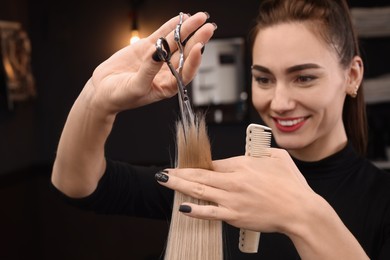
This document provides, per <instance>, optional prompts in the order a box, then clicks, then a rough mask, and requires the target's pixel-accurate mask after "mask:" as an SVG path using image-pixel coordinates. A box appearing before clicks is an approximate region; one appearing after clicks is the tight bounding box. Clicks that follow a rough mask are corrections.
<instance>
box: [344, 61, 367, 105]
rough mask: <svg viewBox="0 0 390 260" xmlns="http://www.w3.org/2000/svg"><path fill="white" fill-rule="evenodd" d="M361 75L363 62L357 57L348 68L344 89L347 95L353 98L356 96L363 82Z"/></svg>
mask: <svg viewBox="0 0 390 260" xmlns="http://www.w3.org/2000/svg"><path fill="white" fill-rule="evenodd" d="M363 74H364V67H363V60H362V58H360V57H359V56H355V57H354V58H353V59H352V62H351V65H350V67H349V71H348V80H347V89H346V92H347V94H348V95H350V96H351V97H353V98H354V97H356V96H357V93H358V90H359V87H360V85H361V83H362V80H363Z"/></svg>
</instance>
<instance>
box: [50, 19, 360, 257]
mask: <svg viewBox="0 0 390 260" xmlns="http://www.w3.org/2000/svg"><path fill="white" fill-rule="evenodd" d="M207 18H208V16H207V14H205V13H197V14H194V15H193V16H191V17H188V16H186V17H185V21H184V23H183V25H182V35H183V37H186V36H188V35H190V34H191V32H193V31H195V30H196V29H198V28H199V27H200V28H199V29H198V30H197V32H196V33H195V34H194V35H193V36H192V37H191V39H190V40H189V41H188V43H187V44H186V48H185V52H186V53H185V54H186V57H187V58H186V62H185V64H184V68H183V79H184V81H185V82H189V81H191V80H192V79H193V77H194V76H195V73H196V71H197V69H198V68H199V65H200V62H201V48H202V47H203V44H204V43H207V42H208V40H209V39H210V38H211V37H212V35H213V32H214V30H215V26H214V25H213V24H210V23H205V22H206V20H207ZM178 21H179V18H178V17H174V18H172V19H171V20H170V21H168V22H167V23H165V24H164V25H163V26H161V27H160V28H159V29H158V30H156V32H154V33H153V34H152V35H150V36H149V37H147V38H144V39H141V40H140V41H138V42H137V43H136V44H134V45H131V46H128V47H126V48H124V49H122V50H120V51H118V52H117V53H115V54H114V55H113V56H112V57H110V58H109V59H108V60H106V61H105V62H103V63H102V64H101V65H99V66H98V67H97V68H96V70H95V71H94V73H93V75H92V77H91V79H90V80H89V81H88V82H87V83H86V85H85V87H84V88H83V90H82V92H81V94H80V95H79V97H78V98H77V100H76V101H75V103H74V105H73V107H72V109H71V111H70V113H69V115H68V118H67V121H66V123H65V126H64V129H63V132H62V135H61V138H60V142H59V145H58V149H57V154H56V155H57V156H56V160H55V162H54V166H53V172H52V183H53V184H54V185H55V186H56V187H57V188H58V189H59V190H60V191H62V192H63V193H64V194H66V195H67V196H69V197H73V198H81V197H85V196H88V195H90V194H91V193H92V192H93V191H94V190H95V189H96V187H97V183H98V181H99V180H100V178H101V176H102V175H103V173H104V171H105V167H106V161H105V157H104V144H105V142H106V140H107V138H108V135H109V134H110V132H111V129H112V126H113V123H114V120H115V117H116V115H117V114H118V113H119V112H121V111H124V110H128V109H134V108H137V107H140V106H144V105H147V104H150V103H152V102H157V101H159V100H162V99H164V98H169V97H172V96H173V95H175V94H176V92H177V86H176V82H175V80H174V77H173V76H172V74H171V73H170V71H169V69H168V68H167V66H166V65H164V64H163V63H162V62H156V61H153V60H152V59H151V57H152V54H153V52H154V51H155V42H156V41H157V39H158V38H159V37H161V36H166V37H167V40H168V42H169V44H170V47H171V49H172V50H173V51H174V50H176V47H175V46H176V45H175V42H174V39H173V33H172V32H173V30H174V29H175V26H176V24H177V23H178ZM289 26H291V28H290V29H296V28H295V27H294V26H296V25H289ZM276 32H279V33H280V31H279V30H277V29H276V30H275V34H276ZM300 33H301V32H300V30H298V31H296V34H297V36H300V37H297V38H301V37H304V35H300ZM306 33H307V32H306ZM271 34H272V33H271ZM259 35H261V34H259ZM290 36H291V37H292V36H293V35H290ZM268 37H269V36H267V37H266V38H268ZM312 38H314V39H315V37H312ZM303 39H304V40H307V39H306V38H303ZM260 40H261V41H262V39H259V41H260ZM290 40H292V39H284V40H283V41H284V42H285V43H286V44H287V43H288V42H290ZM313 43H314V44H316V45H321V44H320V43H321V41H320V40H318V39H317V42H315V41H314V42H313ZM317 47H318V46H317ZM268 49H269V48H268ZM319 50H321V51H328V52H329V49H327V48H325V47H324V48H322V49H319ZM255 51H257V50H255ZM259 51H261V53H262V54H261V55H264V53H265V51H264V50H259ZM274 54H275V55H276V54H277V53H274ZM328 54H329V56H332V55H331V53H328ZM254 58H256V57H254ZM259 58H261V57H260V54H259ZM256 59H257V58H256ZM268 59H270V57H269V58H268ZM275 60H278V59H275ZM356 60H359V58H356ZM177 61H178V55H177V53H176V54H174V55H173V57H172V62H173V64H174V66H176V67H177V65H178V64H177ZM255 62H256V63H255V64H261V65H262V66H267V67H269V69H270V70H272V73H274V74H275V75H276V76H277V82H282V83H286V82H288V81H286V80H285V76H283V75H284V74H283V72H282V71H283V70H285V67H283V66H293V65H295V64H301V63H302V62H307V60H295V61H294V60H292V61H291V63H285V62H286V61H284V62H283V63H282V62H280V64H276V63H272V61H270V60H265V59H263V58H261V59H259V60H255ZM310 62H316V61H310ZM317 62H318V61H317ZM286 64H287V65H286ZM354 67H356V66H355V65H354V62H353V63H352V64H351V66H350V68H354ZM348 71H354V70H353V69H348V70H347V72H348ZM356 71H358V70H356ZM334 72H335V73H336V72H337V70H335V71H334ZM355 74H356V75H357V74H358V73H355ZM342 75H354V73H346V74H343V72H342V71H338V73H337V85H340V84H341V85H342V83H341V82H342V80H339V79H340V78H343V76H342ZM333 76H334V75H332V77H333ZM339 77H340V78H339ZM350 78H352V77H350ZM349 81H351V82H352V80H351V79H349V78H348V77H347V79H346V82H349ZM283 85H286V86H287V84H282V85H281V86H283ZM351 85H354V87H355V86H356V84H351ZM278 86H279V85H278ZM286 86H285V87H275V88H274V89H275V91H276V92H275V93H276V94H275V95H274V96H275V97H276V98H272V95H269V96H268V94H269V93H268V91H264V93H263V94H262V95H264V97H267V98H264V101H261V100H258V101H255V100H254V102H256V106H258V109H259V112H260V113H261V115H262V116H265V117H267V116H274V115H278V116H283V115H284V112H283V110H286V111H287V112H288V113H287V114H288V115H289V116H290V115H292V116H302V115H303V116H311V118H310V120H307V121H308V122H307V124H305V126H304V127H305V128H310V129H320V128H322V127H324V125H325V126H327V123H326V122H328V120H329V122H333V123H336V124H337V123H338V122H337V116H336V115H335V116H334V117H333V116H330V115H329V116H328V115H327V113H325V112H324V113H322V112H321V111H322V110H321V108H320V107H318V108H317V107H312V106H309V105H308V104H307V103H306V102H302V103H299V102H297V101H294V103H293V106H291V108H290V107H289V108H288V109H286V107H285V105H283V103H284V102H285V101H286V100H288V99H286V95H287V94H286V92H285V93H283V92H284V91H285V90H286V89H288V88H287V87H286ZM344 87H345V89H344V90H345V91H344V93H350V91H352V90H351V89H350V87H349V85H348V84H347V86H344ZM297 91H298V90H297ZM308 91H311V90H308ZM266 93H268V94H266ZM279 93H281V95H279ZM331 93H332V95H334V97H337V102H341V101H340V100H342V95H341V92H338V91H336V90H335V91H332V92H331ZM351 93H353V92H351ZM323 94H324V91H323V90H321V95H323ZM282 97H284V98H282ZM274 100H277V101H279V102H280V103H279V105H277V106H275V104H272V101H274ZM270 102H271V103H270ZM267 103H268V104H267ZM274 103H275V102H274ZM295 103H296V104H295ZM287 105H289V102H287ZM275 107H276V108H275ZM295 109H296V111H297V112H295ZM325 119H326V120H325ZM267 120H268V121H267V123H269V124H270V125H272V121H270V119H267ZM311 121H313V123H311ZM322 122H325V123H326V124H324V125H321V123H322ZM317 124H318V125H317ZM325 129H328V130H329V129H332V128H331V127H325ZM303 130H304V128H303V127H302V131H303ZM305 131H309V129H308V130H305ZM312 131H313V130H312ZM339 131H340V132H342V130H340V129H339ZM339 134H340V135H342V133H339ZM325 135H326V130H323V131H322V132H321V134H320V133H319V134H318V135H316V134H314V133H313V134H311V135H310V136H309V137H307V138H306V139H305V140H304V141H302V142H300V143H299V145H297V146H288V145H291V144H288V142H286V143H283V142H284V141H283V140H284V136H283V135H281V134H280V135H279V136H278V140H279V141H280V143H281V144H282V145H284V146H286V148H287V149H288V150H289V151H290V150H291V152H292V153H294V155H295V154H296V155H297V156H298V155H300V154H299V153H298V151H303V150H304V149H303V148H304V147H309V146H310V143H311V142H313V143H314V141H315V140H317V139H321V137H323V136H325ZM342 143H345V140H344V139H343V140H342V141H341V142H340V144H339V146H340V147H341V144H342ZM301 148H302V149H301ZM312 149H314V148H312ZM335 149H336V150H337V149H339V148H337V145H336V146H335V145H331V149H326V150H327V151H328V152H331V151H332V150H335ZM302 155H304V153H303V154H302ZM317 156H320V157H321V156H325V155H317ZM313 159H315V158H313ZM213 166H214V171H207V170H202V169H171V170H169V180H167V182H165V183H161V184H162V185H166V186H167V187H169V188H172V189H174V190H177V191H181V192H183V193H186V194H188V195H190V196H192V197H196V198H200V199H205V200H209V201H214V202H216V203H217V204H218V207H216V206H205V207H202V206H199V205H190V206H191V207H192V211H191V212H190V213H187V215H188V216H191V217H197V218H204V219H219V220H224V221H227V222H228V223H230V224H232V225H235V226H237V227H240V228H246V229H252V230H257V231H263V232H264V231H269V232H281V233H284V234H286V235H288V236H289V237H290V238H291V239H292V241H293V243H294V245H295V246H296V248H297V250H298V252H299V254H300V255H301V257H302V259H366V258H367V257H366V255H365V253H364V251H363V250H362V248H361V247H360V245H359V244H358V242H357V241H356V239H355V238H354V237H353V236H352V234H351V233H350V232H349V231H348V229H347V228H346V227H345V226H344V225H343V223H342V222H341V220H340V219H339V218H338V216H337V214H336V213H335V212H334V210H333V209H332V207H331V206H330V205H329V204H328V203H327V202H326V201H325V200H324V199H322V198H321V197H320V196H318V195H317V194H315V193H314V192H313V191H312V190H311V189H310V187H309V186H308V185H307V183H306V181H305V179H304V178H303V176H302V175H301V173H300V172H299V170H298V169H297V168H296V166H295V165H294V163H293V161H292V160H291V157H290V155H289V154H288V153H287V152H286V150H282V149H275V148H273V149H270V157H266V158H251V157H245V156H241V157H234V158H229V159H226V160H221V161H215V162H213ZM222 173H223V174H222Z"/></svg>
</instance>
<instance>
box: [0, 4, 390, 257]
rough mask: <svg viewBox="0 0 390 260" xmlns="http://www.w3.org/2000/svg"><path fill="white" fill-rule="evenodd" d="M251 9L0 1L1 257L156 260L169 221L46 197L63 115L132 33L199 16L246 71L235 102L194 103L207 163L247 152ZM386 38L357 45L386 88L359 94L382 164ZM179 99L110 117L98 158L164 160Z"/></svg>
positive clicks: (168, 158) (386, 140) (372, 79)
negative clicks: (203, 129)
mask: <svg viewBox="0 0 390 260" xmlns="http://www.w3.org/2000/svg"><path fill="white" fill-rule="evenodd" d="M349 3H350V6H351V8H375V7H387V6H390V5H389V3H388V1H387V0H374V1H363V0H350V1H349ZM258 5H259V1H258V0H247V1H237V0H224V1H222V0H216V1H205V0H186V1H182V0H167V1H154V0H138V1H134V0H133V1H131V0H130V1H129V0H111V1H92V0H85V1H70V0H66V1H65V0H60V1H48V0H41V1H31V0H30V1H29V0H1V2H0V36H1V37H0V40H1V43H2V45H0V46H1V47H0V56H1V58H2V59H0V61H2V63H1V64H0V140H1V141H0V158H1V163H0V205H1V206H0V230H1V232H0V259H159V257H160V256H161V253H162V252H163V249H164V246H165V242H166V238H167V232H168V223H167V222H166V221H160V220H152V219H142V218H135V217H124V216H106V215H96V214H94V213H91V212H86V211H82V210H79V209H77V208H74V207H71V206H69V205H67V204H65V203H64V202H63V201H62V200H60V199H59V198H58V197H55V196H53V193H52V192H51V190H50V186H49V182H50V175H51V168H52V165H53V162H54V158H55V155H56V148H57V144H58V140H59V138H60V135H61V131H62V128H63V126H64V123H65V120H66V117H67V114H68V112H69V110H70V108H71V106H72V104H73V102H74V100H75V99H76V98H77V96H78V94H79V93H80V91H81V90H82V88H83V86H84V84H85V82H86V81H87V80H88V79H89V78H90V76H91V74H92V73H93V70H94V68H95V67H96V66H97V65H99V64H100V63H101V62H103V61H104V60H105V59H107V58H108V57H110V56H111V55H112V54H113V53H115V52H116V51H117V50H119V49H121V48H123V47H124V46H126V45H128V44H129V40H130V36H131V33H132V32H134V31H135V30H137V31H138V33H139V36H140V37H145V36H147V35H149V34H150V33H152V32H153V31H154V30H155V29H157V28H158V27H159V26H160V25H161V24H162V23H163V22H164V21H166V20H167V19H169V18H170V17H172V16H175V15H177V14H178V13H179V12H181V11H183V12H186V13H194V12H197V11H207V12H208V13H210V15H211V18H210V19H211V20H212V21H214V22H215V23H216V24H218V29H217V30H216V33H215V35H214V38H213V39H216V40H223V41H225V42H229V41H230V42H231V41H237V39H239V42H240V44H239V48H240V49H239V50H240V53H241V54H242V55H241V60H240V61H241V63H240V64H235V61H236V60H235V58H236V57H232V56H229V55H227V56H226V55H225V56H220V57H219V60H220V62H221V63H226V64H229V66H230V65H231V66H233V67H234V66H237V68H243V69H242V71H241V72H240V74H239V75H236V77H238V78H240V84H239V85H240V86H239V87H238V88H239V89H240V95H239V96H238V97H237V98H236V99H235V100H234V101H232V102H231V103H230V104H228V105H221V104H217V103H213V102H209V103H207V102H205V103H204V102H202V101H199V108H201V109H206V110H207V111H208V112H207V113H208V130H209V134H210V139H211V143H212V153H213V158H215V159H219V158H226V157H231V156H237V155H242V154H244V148H245V129H246V127H247V125H248V124H249V123H259V122H261V119H260V118H259V117H258V115H257V113H256V112H255V111H254V109H253V108H252V106H251V104H250V96H251V95H250V83H251V79H250V71H249V69H247V68H249V67H250V52H249V42H248V37H247V36H248V33H249V31H250V28H251V26H252V25H253V22H254V18H255V17H256V14H257V8H258ZM388 15H389V16H390V12H389V13H388ZM389 20H390V19H389ZM7 28H14V29H15V30H17V31H22V32H23V34H20V35H19V36H18V37H19V38H18V39H17V41H24V42H23V44H20V42H19V43H18V44H19V45H15V46H19V47H21V46H22V47H23V48H24V50H22V52H23V55H21V56H23V57H20V58H21V59H22V60H23V59H24V60H23V61H26V62H27V68H28V71H27V72H25V73H27V74H28V78H27V79H24V81H23V82H21V81H12V79H13V78H14V77H15V75H14V74H12V66H13V64H12V61H10V60H9V59H11V58H12V57H11V58H10V57H9V53H7V51H5V48H6V47H4V46H6V44H7V43H6V40H7V37H8V40H9V41H12V39H9V36H7V34H6V31H7ZM386 33H387V34H386ZM386 33H382V34H380V35H375V34H374V35H369V34H368V35H366V34H364V33H362V36H361V37H360V40H361V46H362V56H363V59H364V61H365V66H366V67H365V77H366V79H367V80H368V82H367V84H366V85H368V86H370V87H371V86H373V89H377V88H376V84H378V85H381V86H383V85H386V88H387V90H386V91H384V92H383V94H380V95H377V94H376V93H375V90H374V91H372V93H368V94H367V96H368V98H367V113H368V123H369V133H370V134H369V146H368V147H369V149H368V157H369V158H370V159H371V160H372V161H373V162H375V163H377V164H378V166H379V167H381V168H384V169H386V170H390V92H389V90H388V89H390V76H389V75H390V65H389V62H387V61H389V60H390V48H389V46H390V31H387V32H386ZM11 49H12V48H11ZM207 49H208V46H207V45H206V50H207ZM11 51H12V50H11ZM11 56H12V55H11ZM26 59H27V60H26ZM9 66H11V72H10V69H9ZM240 66H241V67H240ZM16 76H17V75H16ZM13 82H14V84H13ZM15 82H16V83H15ZM233 87H237V86H233ZM17 88H20V89H19V90H18V89H17ZM382 89H383V87H382ZM18 91H19V92H18ZM190 91H191V90H190ZM192 94H193V95H196V93H195V91H194V93H192ZM194 100H195V99H194ZM177 106H178V104H177V98H176V97H174V98H172V99H168V100H165V101H162V102H159V103H155V104H152V105H148V106H146V107H143V108H139V109H135V110H132V111H127V112H123V113H121V114H119V115H118V117H117V119H116V123H115V126H114V129H113V131H112V133H111V135H110V137H109V140H108V142H107V143H106V154H107V156H108V157H110V158H113V159H118V160H124V161H128V162H131V163H136V164H143V165H148V164H155V165H166V164H170V163H171V162H172V160H173V155H174V147H175V142H174V125H175V121H176V119H177ZM130 117H131V118H132V121H130V120H128V118H130ZM130 122H139V125H134V124H132V123H130ZM130 148H131V149H130ZM243 259H244V258H243Z"/></svg>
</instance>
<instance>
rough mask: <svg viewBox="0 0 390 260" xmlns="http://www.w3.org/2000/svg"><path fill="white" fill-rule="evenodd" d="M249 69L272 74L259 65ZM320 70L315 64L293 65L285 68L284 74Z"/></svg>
mask: <svg viewBox="0 0 390 260" xmlns="http://www.w3.org/2000/svg"><path fill="white" fill-rule="evenodd" d="M251 68H252V69H253V70H257V71H260V72H264V73H268V74H272V72H271V70H270V69H269V68H267V67H264V66H261V65H258V64H254V65H252V67H251ZM320 68H322V67H321V66H320V65H318V64H315V63H305V64H299V65H294V66H292V67H289V68H287V69H286V73H287V74H291V73H294V72H297V71H301V70H305V69H320Z"/></svg>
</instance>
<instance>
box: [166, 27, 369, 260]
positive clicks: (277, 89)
mask: <svg viewBox="0 0 390 260" xmlns="http://www.w3.org/2000/svg"><path fill="white" fill-rule="evenodd" d="M253 65H254V66H253V69H252V73H253V81H252V90H253V103H254V106H255V108H256V109H257V111H258V112H259V114H260V115H261V117H262V118H263V120H264V121H265V122H266V124H267V125H268V126H270V127H271V128H273V134H274V136H275V139H276V141H277V143H278V145H279V146H280V147H283V148H285V149H286V150H287V151H288V152H287V151H286V150H282V149H276V148H270V149H269V151H270V154H271V155H270V157H264V158H253V157H246V156H240V157H234V158H229V159H225V160H219V161H214V164H213V169H214V171H208V170H202V169H169V174H168V176H169V180H168V181H167V182H165V183H161V184H162V185H165V186H167V187H169V188H171V189H174V190H177V191H180V192H183V193H185V194H188V195H190V196H192V197H195V198H199V199H204V200H208V201H213V202H215V203H216V204H217V205H218V206H211V205H210V206H200V205H195V204H190V203H185V205H187V206H190V208H191V212H189V213H185V214H186V215H188V216H191V217H195V218H202V219H216V220H223V221H226V222H228V223H229V224H231V225H234V226H236V227H240V228H245V229H250V230H255V231H260V232H280V233H284V234H286V235H287V236H289V237H290V238H291V240H292V241H293V243H294V245H295V247H296V248H297V250H298V252H299V254H300V256H301V258H302V259H367V258H368V257H367V255H366V254H365V252H364V250H363V249H362V248H361V246H360V245H359V243H358V242H357V241H356V239H355V237H354V236H353V235H352V234H351V233H350V231H349V230H348V229H347V228H346V227H345V226H344V224H343V223H342V221H341V220H340V218H339V217H338V215H337V213H336V212H335V211H334V210H333V208H332V207H331V206H330V205H329V204H328V203H327V202H326V201H325V200H324V199H323V198H322V197H321V196H319V195H317V194H316V193H315V192H314V191H313V190H312V189H311V188H310V187H309V185H308V184H307V183H306V181H305V179H304V177H303V176H302V174H301V173H300V172H299V170H298V169H297V167H296V166H295V164H294V162H293V161H292V159H291V157H290V155H293V156H294V157H296V158H298V159H301V160H305V161H316V160H320V159H322V158H325V157H327V156H329V155H331V154H333V153H335V152H337V151H339V150H340V149H342V148H343V147H344V146H345V144H346V142H347V136H346V133H345V129H344V125H343V122H342V107H343V103H344V100H345V97H346V95H347V94H352V93H354V91H355V89H356V86H359V85H360V81H361V80H362V74H363V69H362V67H363V66H362V61H361V59H360V58H359V57H354V59H353V60H352V62H351V64H350V65H349V66H348V67H347V68H344V67H342V66H341V65H340V64H339V61H338V56H337V54H336V51H335V49H334V48H332V47H330V46H329V45H328V44H326V43H325V42H324V41H323V40H322V39H321V38H319V37H318V36H317V35H316V34H315V33H314V32H313V31H311V30H310V27H309V26H307V25H306V24H302V23H288V24H279V25H275V26H272V27H269V28H265V29H263V30H261V31H260V32H259V33H258V35H257V37H256V39H255V44H254V48H253ZM278 120H279V121H278ZM294 120H296V121H295V122H294ZM280 121H282V122H280ZM283 121H284V122H283ZM283 124H284V125H285V126H283ZM286 124H287V125H291V126H286Z"/></svg>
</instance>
